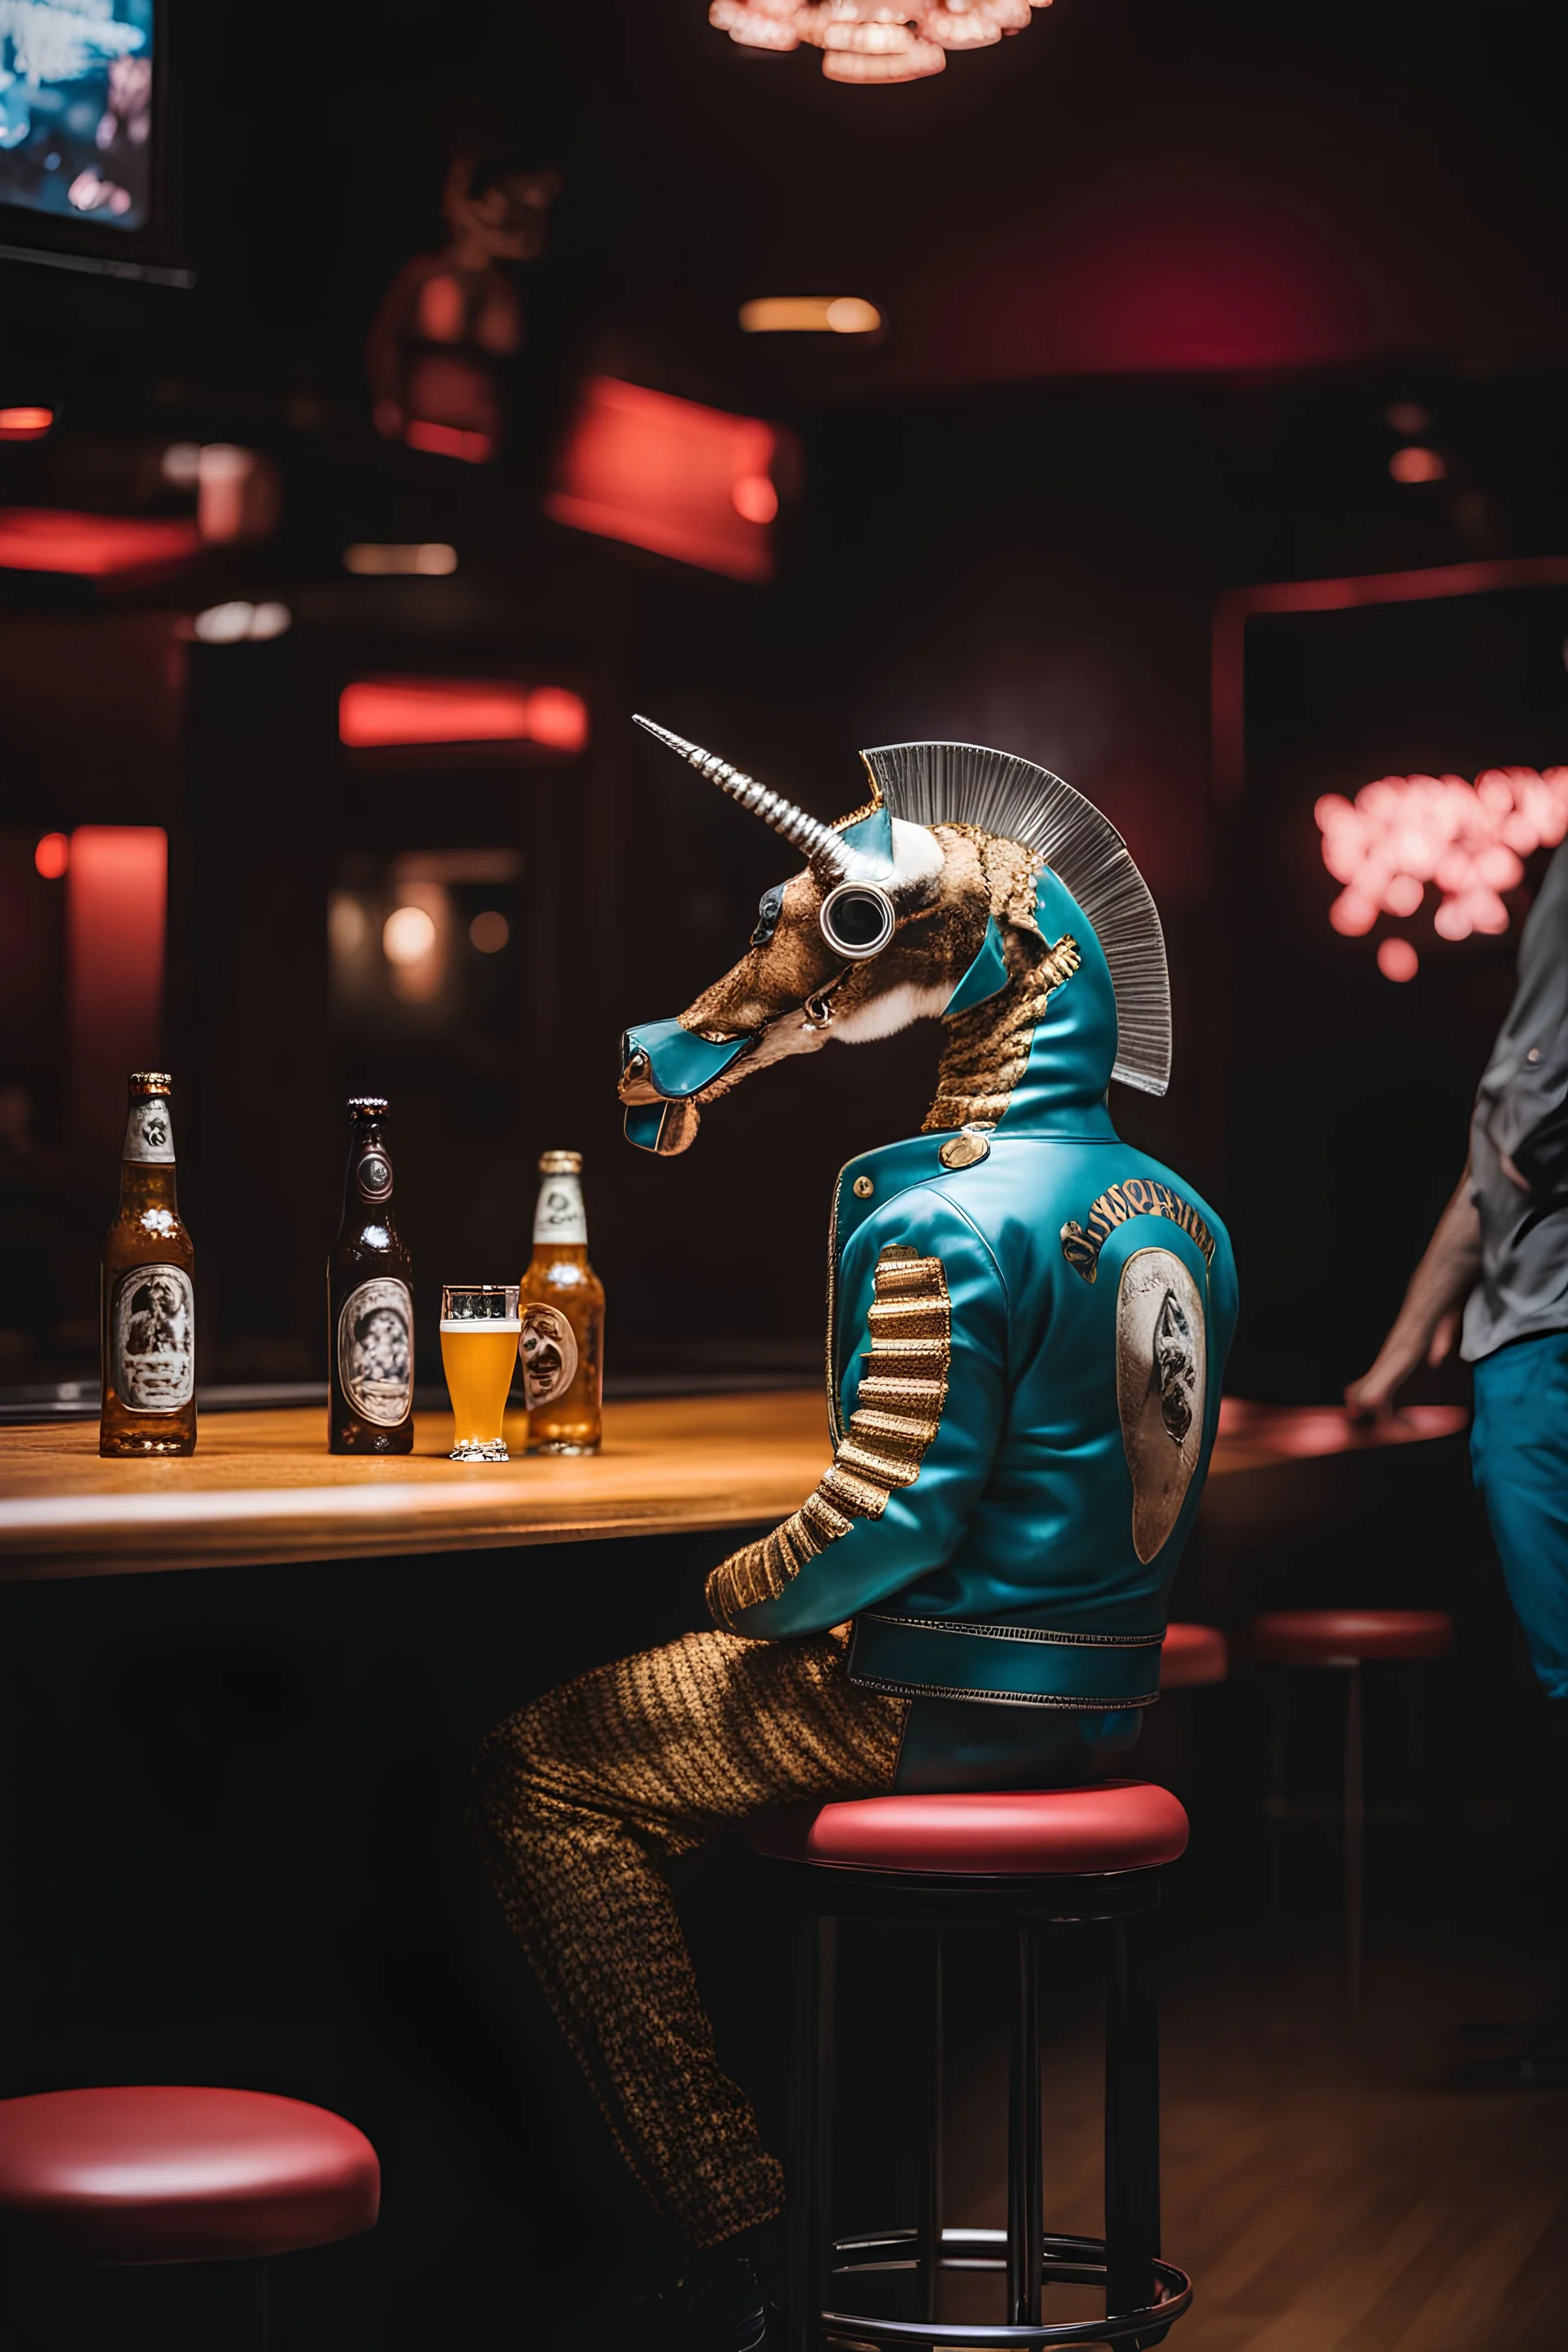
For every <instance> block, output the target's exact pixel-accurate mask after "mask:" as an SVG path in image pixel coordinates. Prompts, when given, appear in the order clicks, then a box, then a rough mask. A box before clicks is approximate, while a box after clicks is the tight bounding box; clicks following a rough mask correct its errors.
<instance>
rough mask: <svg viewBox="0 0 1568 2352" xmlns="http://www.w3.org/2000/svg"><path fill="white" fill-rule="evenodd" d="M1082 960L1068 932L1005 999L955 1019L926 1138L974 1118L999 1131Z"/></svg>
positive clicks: (1016, 979)
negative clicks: (1060, 993)
mask: <svg viewBox="0 0 1568 2352" xmlns="http://www.w3.org/2000/svg"><path fill="white" fill-rule="evenodd" d="M1081 961H1083V959H1082V958H1081V956H1080V955H1079V951H1078V941H1077V940H1075V939H1074V938H1073V937H1072V935H1071V933H1070V932H1065V931H1064V933H1063V934H1062V936H1061V938H1060V939H1059V940H1058V941H1057V943H1056V945H1055V947H1053V948H1047V949H1046V951H1045V953H1044V954H1043V955H1038V954H1037V957H1036V960H1035V961H1033V962H1032V963H1031V964H1029V965H1028V967H1027V968H1026V970H1024V971H1018V972H1016V973H1015V976H1014V978H1013V980H1012V981H1011V982H1010V983H1009V984H1008V986H1007V987H1006V988H1005V990H1004V992H1003V993H1002V994H1001V995H1000V996H996V997H990V998H988V999H987V1000H986V1002H985V1003H984V1004H976V1005H975V1006H973V1009H972V1010H971V1011H970V1012H968V1013H955V1014H954V1015H953V1017H952V1020H951V1021H950V1022H949V1023H948V1024H947V1033H948V1034H947V1045H946V1048H945V1050H944V1052H943V1054H942V1067H941V1069H940V1070H939V1071H938V1073H937V1081H936V1099H935V1100H934V1101H933V1103H932V1104H931V1108H930V1110H928V1111H927V1113H926V1115H925V1118H924V1119H923V1121H922V1122H921V1133H922V1135H930V1134H934V1133H936V1132H937V1131H939V1130H940V1129H943V1128H956V1127H963V1126H965V1125H967V1124H968V1123H969V1122H970V1121H971V1120H975V1119H988V1120H990V1122H991V1123H992V1125H993V1126H994V1125H995V1123H996V1122H997V1121H998V1120H999V1119H1001V1118H1005V1116H1006V1113H1007V1108H1008V1106H1009V1104H1010V1103H1011V1102H1012V1099H1013V1090H1014V1088H1015V1087H1016V1085H1017V1084H1018V1081H1019V1079H1020V1078H1021V1077H1022V1076H1023V1075H1024V1073H1025V1071H1026V1069H1027V1068H1028V1066H1029V1054H1030V1050H1031V1048H1032V1047H1033V1045H1034V1042H1035V1031H1036V1029H1037V1027H1038V1025H1039V1024H1040V1023H1041V1022H1042V1021H1043V1020H1044V1019H1045V1016H1046V1007H1047V1004H1048V1003H1049V1002H1050V999H1051V995H1052V992H1053V991H1055V990H1056V989H1058V988H1060V987H1061V986H1062V985H1063V983H1064V982H1067V981H1069V980H1070V979H1071V978H1072V976H1073V974H1074V972H1075V971H1077V970H1078V968H1079V964H1080V963H1081Z"/></svg>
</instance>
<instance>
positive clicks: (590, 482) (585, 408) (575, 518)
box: [544, 376, 777, 581]
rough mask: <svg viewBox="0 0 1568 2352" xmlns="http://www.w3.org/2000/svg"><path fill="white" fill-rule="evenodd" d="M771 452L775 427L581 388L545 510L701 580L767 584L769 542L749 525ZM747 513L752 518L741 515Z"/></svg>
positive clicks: (685, 404) (760, 525)
mask: <svg viewBox="0 0 1568 2352" xmlns="http://www.w3.org/2000/svg"><path fill="white" fill-rule="evenodd" d="M776 448H777V436H776V434H775V433H774V431H773V426H772V425H766V424H764V423H763V420H762V419H761V418H760V417H756V416H735V415H731V414H730V413H729V411H728V410H725V409H720V408H707V407H704V406H702V405H701V404H700V403H699V402H697V401H692V400H678V399H676V398H675V397H673V395H671V394H668V393H663V392H653V391H650V390H649V389H648V387H647V385H646V384H637V383H620V382H619V381H618V380H617V379H616V377H614V376H595V377H593V378H592V379H591V380H590V381H589V382H588V383H586V384H585V385H584V388H583V396H582V403H581V406H580V408H579V410H578V415H577V420H576V423H575V425H574V427H573V430H572V433H571V435H570V436H569V438H568V441H567V445H566V448H565V450H564V453H563V457H562V460H561V467H560V473H559V477H558V478H557V481H556V484H555V487H554V488H553V489H552V491H551V493H550V495H549V496H548V497H547V498H546V499H545V501H544V510H545V512H546V513H547V514H548V515H549V516H550V517H551V519H552V520H553V521H555V522H562V523H567V524H569V525H570V526H571V527H572V529H573V530H586V531H592V532H594V533H595V536H597V537H598V538H601V539H618V540H622V541H625V542H626V544H627V545H628V546H631V547H646V548H647V549H648V550H649V551H651V552H652V553H653V554H655V555H668V556H673V557H674V558H675V560H676V561H677V562H680V563H692V564H696V565H699V566H700V568H701V569H702V570H703V571H705V572H724V573H726V574H727V575H728V576H729V577H730V578H731V579H732V580H753V581H761V580H766V579H768V578H770V577H771V575H772V572H773V546H772V541H771V538H770V535H769V530H768V526H767V524H766V523H765V522H762V521H759V520H754V519H753V517H754V511H755V509H756V507H757V505H758V504H759V503H760V502H761V500H760V494H759V488H758V486H759V485H764V486H765V488H766V490H767V491H768V492H772V491H773V484H772V481H771V479H770V478H769V468H770V467H771V465H772V463H773V457H774V454H775V451H776ZM737 485H742V486H743V488H742V496H741V499H740V501H739V502H738V501H737V498H736V488H737ZM748 503H750V504H751V506H752V509H753V512H752V513H751V514H749V513H747V512H745V511H743V510H742V509H743V508H744V507H745V506H746V505H747V504H748ZM774 503H775V505H776V495H775V498H774Z"/></svg>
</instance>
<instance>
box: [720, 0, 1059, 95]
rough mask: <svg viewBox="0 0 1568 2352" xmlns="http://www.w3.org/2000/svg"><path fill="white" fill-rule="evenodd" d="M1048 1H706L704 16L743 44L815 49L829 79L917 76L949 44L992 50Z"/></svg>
mask: <svg viewBox="0 0 1568 2352" xmlns="http://www.w3.org/2000/svg"><path fill="white" fill-rule="evenodd" d="M1050 5H1051V0H712V5H711V6H710V8H709V11H708V21H709V23H710V25H711V26H713V27H714V28H715V30H716V31H718V32H721V33H728V34H729V36H730V38H731V40H732V41H736V42H738V43H739V44H740V46H741V47H742V48H748V49H775V50H783V49H794V48H798V47H799V46H800V44H801V43H802V42H803V41H804V42H806V43H808V44H809V45H810V47H813V48H817V49H820V50H821V51H822V70H823V72H824V73H825V74H826V77H827V79H828V80H829V81H842V82H859V83H861V84H866V83H871V82H897V81H920V80H922V79H924V78H925V77H926V76H927V75H928V74H938V73H941V72H942V71H943V70H944V68H945V67H946V65H947V53H948V51H949V50H950V49H984V48H990V47H993V46H994V44H995V43H996V42H997V41H999V40H1000V39H1001V38H1002V37H1003V35H1004V34H1005V33H1021V32H1022V31H1023V29H1024V27H1025V26H1026V25H1027V24H1028V23H1029V22H1030V20H1031V17H1032V16H1033V13H1034V11H1035V9H1037V8H1048V7H1049V6H1050Z"/></svg>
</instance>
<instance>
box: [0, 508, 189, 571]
mask: <svg viewBox="0 0 1568 2352" xmlns="http://www.w3.org/2000/svg"><path fill="white" fill-rule="evenodd" d="M201 544H202V542H201V535H200V533H199V532H198V531H197V529H196V526H195V523H194V522H157V521H149V520H145V519H144V518H142V517H139V516H135V515H94V514H68V513H66V512H64V511H63V510H62V509H58V508H54V507H0V571H5V572H68V573H70V574H72V575H73V576H74V577H78V578H80V579H86V580H104V579H108V578H110V576H111V575H112V574H113V573H115V572H145V571H150V570H151V569H152V568H153V566H154V565H157V564H163V563H177V562H184V559H185V558H186V557H187V556H191V555H196V554H199V553H200V551H201Z"/></svg>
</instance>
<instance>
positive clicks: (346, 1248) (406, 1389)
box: [327, 1095, 414, 1454]
mask: <svg viewBox="0 0 1568 2352" xmlns="http://www.w3.org/2000/svg"><path fill="white" fill-rule="evenodd" d="M385 1117H386V1103H385V1100H384V1097H382V1096H380V1095H357V1096H356V1097H354V1098H353V1101H352V1102H351V1103H350V1104H349V1164H348V1171H347V1173H346V1174H345V1175H344V1178H343V1221H342V1224H341V1225H340V1227H339V1228H338V1237H337V1240H336V1241H335V1242H334V1243H333V1244H332V1254H331V1257H330V1258H329V1259H328V1260H327V1381H328V1398H327V1450H328V1452H329V1453H330V1454H411V1453H412V1452H413V1450H414V1294H413V1289H412V1283H413V1268H412V1266H411V1265H410V1264H409V1260H408V1252H407V1250H406V1249H405V1246H404V1244H403V1243H402V1241H401V1240H400V1238H399V1236H398V1231H397V1220H396V1216H395V1213H394V1208H393V1199H392V1161H391V1160H390V1158H389V1157H388V1155H387V1150H386V1143H385V1140H384V1137H383V1134H382V1122H383V1120H384V1118H385Z"/></svg>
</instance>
